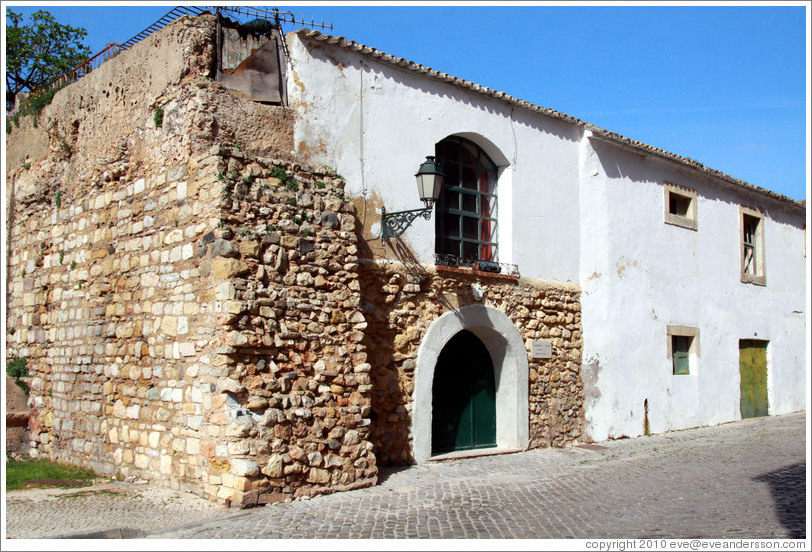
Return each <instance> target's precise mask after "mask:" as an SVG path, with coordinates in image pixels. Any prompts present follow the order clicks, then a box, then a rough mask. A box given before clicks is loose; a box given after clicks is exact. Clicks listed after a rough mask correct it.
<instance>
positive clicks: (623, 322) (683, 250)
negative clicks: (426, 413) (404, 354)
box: [287, 31, 809, 457]
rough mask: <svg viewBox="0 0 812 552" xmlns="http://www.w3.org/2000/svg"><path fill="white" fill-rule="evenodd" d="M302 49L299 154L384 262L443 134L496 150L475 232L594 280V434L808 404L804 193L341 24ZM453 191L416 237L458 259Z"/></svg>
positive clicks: (589, 422) (296, 70) (423, 254)
mask: <svg viewBox="0 0 812 552" xmlns="http://www.w3.org/2000/svg"><path fill="white" fill-rule="evenodd" d="M288 43H289V48H290V54H291V63H290V67H289V69H288V71H289V73H288V85H287V86H288V99H289V104H290V105H291V106H292V107H294V108H295V110H296V112H297V117H296V126H295V138H294V140H295V143H296V148H297V154H298V155H300V156H302V157H303V158H304V159H307V160H308V161H309V162H310V163H312V164H316V165H318V164H324V165H332V166H334V167H335V169H336V170H337V171H338V172H339V173H340V174H342V175H343V176H344V177H345V178H346V179H347V183H348V190H349V192H350V195H351V196H353V197H356V198H360V199H361V200H362V210H363V215H362V216H363V219H364V238H365V239H366V240H367V242H368V243H369V244H370V249H371V250H372V252H373V253H374V254H375V256H376V258H378V259H379V260H378V262H385V261H383V260H382V259H386V258H390V259H391V258H395V257H396V255H393V254H392V251H391V250H387V249H385V248H384V247H383V246H382V244H381V240H380V239H379V236H380V228H381V227H380V218H381V208H382V207H383V208H385V209H386V210H387V211H400V210H409V209H414V208H416V207H418V206H419V203H418V201H417V197H416V194H415V190H414V183H413V177H412V175H413V174H414V172H415V170H416V168H417V166H418V165H419V164H420V162H421V161H422V160H423V159H424V158H425V157H426V156H427V155H435V154H437V155H440V157H441V158H442V155H441V152H440V147H439V146H438V145H439V144H440V143H441V142H443V141H444V140H451V141H455V140H456V141H457V142H459V143H463V144H468V145H473V146H474V147H473V148H472V150H473V149H475V150H478V151H479V153H480V154H484V156H485V157H487V158H488V159H489V161H490V162H492V163H493V165H494V166H495V170H494V173H493V178H492V180H493V181H492V182H491V189H490V190H489V191H490V192H491V193H492V197H491V196H489V197H491V200H492V204H491V205H492V206H491V208H490V209H489V210H488V212H487V213H484V214H483V213H480V219H482V220H481V221H480V226H479V230H472V231H471V232H472V233H471V232H469V236H468V237H473V238H474V239H475V241H476V240H479V246H480V249H479V251H480V253H482V252H483V251H485V253H486V255H491V257H490V260H498V261H499V262H501V263H512V264H515V265H517V266H518V269H519V271H520V273H521V275H522V277H529V278H533V279H538V280H541V281H548V282H558V283H565V284H574V285H576V286H578V287H579V288H580V290H581V308H582V324H583V357H582V363H581V378H582V380H583V386H584V417H585V425H584V431H583V435H582V438H584V439H591V440H595V441H600V440H605V439H610V438H618V437H622V436H637V435H642V434H646V433H649V432H651V433H659V432H664V431H668V430H675V429H682V428H688V427H696V426H703V425H712V424H718V423H722V422H727V421H732V420H737V419H740V418H741V417H742V416H752V415H764V414H782V413H787V412H793V411H798V410H802V409H804V408H805V388H806V386H805V381H806V380H805V378H806V372H807V370H806V368H805V367H807V366H808V365H809V362H808V359H806V358H805V351H804V342H805V336H806V332H807V329H806V328H805V316H806V313H805V303H806V296H805V263H806V259H805V256H806V252H805V245H804V244H805V205H804V203H802V202H798V201H795V200H792V199H790V198H787V197H783V196H780V195H778V194H776V193H773V192H770V191H768V190H765V189H761V188H758V187H756V186H752V185H750V184H747V183H745V182H742V181H740V180H737V179H735V178H733V177H730V176H728V175H725V174H722V173H720V172H718V171H714V170H712V169H709V168H707V167H705V166H703V165H701V164H699V163H697V162H695V161H692V160H690V159H686V158H683V157H680V156H678V155H674V154H671V153H669V152H665V151H663V150H660V149H656V148H654V147H651V146H648V145H646V144H642V143H639V142H635V141H632V140H629V139H627V138H625V137H622V136H619V135H617V134H613V133H611V132H608V131H606V130H603V129H600V128H597V127H595V126H593V125H590V124H587V123H584V122H582V121H579V120H577V119H575V118H572V117H569V116H567V115H564V114H561V113H558V112H555V111H552V110H549V109H545V108H541V107H538V106H535V105H532V104H529V103H527V102H523V101H521V100H517V99H515V98H512V97H510V96H508V95H506V94H504V93H502V92H497V91H494V90H491V89H487V88H484V87H481V86H478V85H476V84H474V83H471V82H468V81H464V80H461V79H459V78H456V77H453V76H450V75H447V74H443V73H439V72H437V71H433V70H431V69H428V68H426V67H423V66H421V65H418V64H415V63H413V62H410V61H406V60H403V59H402V58H396V57H393V56H389V55H386V54H383V53H381V52H378V51H376V50H375V49H374V48H368V47H366V46H362V45H359V44H357V43H354V42H350V41H347V40H345V39H343V38H335V37H328V36H325V35H321V34H319V33H318V32H309V31H300V32H298V33H292V34H289V35H288ZM435 150H436V151H435ZM441 161H442V159H441ZM446 185H448V181H447V182H446ZM441 205H442V201H441V202H440V204H438V207H437V208H436V210H435V216H434V217H433V218H432V219H431V220H428V221H427V220H423V219H421V218H418V219H417V220H415V221H414V223H413V225H412V226H411V227H410V228H409V229H408V230H407V231H406V232H405V233H404V234H403V236H402V240H403V243H404V244H405V245H406V246H407V247H408V249H409V250H410V251H411V252H412V253H413V255H414V259H416V260H417V262H419V263H420V264H422V265H426V266H433V265H434V264H435V262H436V256H435V255H436V254H438V253H447V249H444V248H445V247H446V246H445V245H443V243H445V242H443V232H444V230H442V229H441V227H440V225H441V224H442V220H443V218H444V217H445V218H446V219H447V218H448V213H441V212H440V211H439V210H440V209H441V208H442V207H441ZM438 218H440V222H437V219H438ZM484 219H487V221H485V222H483V220H484ZM455 224H456V222H455ZM483 228H485V230H484V229H483ZM486 231H487V232H489V239H490V240H492V241H491V242H488V240H487V239H485V238H484V237H483V233H484V232H486ZM465 232H466V230H465V229H463V230H462V233H463V234H465ZM483 240H484V241H483ZM486 242H487V243H486ZM491 243H492V245H491ZM475 245H476V244H474V246H475ZM483 248H484V249H483ZM463 256H464V255H463ZM448 337H450V336H447V337H446V338H448ZM528 347H530V344H528ZM748 355H751V356H752V355H755V356H753V357H752V358H751V356H748ZM745 357H746V358H747V359H750V360H740V359H744V358H745ZM419 364H420V362H419V360H418V365H419ZM745 364H746V365H748V366H749V365H750V364H753V366H754V368H751V369H748V368H742V366H744V365H745ZM742 370H744V372H742ZM751 372H752V373H751ZM742 374H744V375H743V376H742ZM417 377H418V379H419V377H420V376H419V374H418V376H417ZM753 378H755V379H753ZM743 389H744V391H743ZM419 393H420V390H419V386H418V388H417V390H416V391H415V396H414V397H413V399H414V400H415V404H414V407H413V408H415V412H413V422H412V424H413V425H412V433H413V436H414V438H415V442H416V441H417V439H418V437H417V433H418V432H419V428H418V426H417V425H415V424H417V423H418V422H417V421H415V420H419V418H420V413H419V412H417V410H419V409H420V408H424V409H428V410H430V409H431V404H430V401H429V403H428V404H426V401H425V398H424V399H423V400H422V402H421V397H419V396H417V394H419ZM517 400H518V401H519V402H520V401H521V400H525V399H517ZM421 405H422V406H421ZM521 445H523V443H522V442H518V441H517V442H513V443H511V446H521ZM423 457H425V455H423Z"/></svg>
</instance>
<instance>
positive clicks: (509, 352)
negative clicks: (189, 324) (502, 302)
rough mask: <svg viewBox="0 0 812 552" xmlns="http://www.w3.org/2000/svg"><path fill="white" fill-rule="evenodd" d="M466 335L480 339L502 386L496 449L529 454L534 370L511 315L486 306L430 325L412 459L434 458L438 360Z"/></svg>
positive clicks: (422, 352)
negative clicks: (531, 371)
mask: <svg viewBox="0 0 812 552" xmlns="http://www.w3.org/2000/svg"><path fill="white" fill-rule="evenodd" d="M461 330H468V331H470V332H471V333H473V334H474V335H476V336H477V337H478V338H479V339H480V340H481V341H482V343H483V344H484V345H485V347H486V348H487V349H488V352H489V353H490V355H491V360H492V362H493V368H494V379H495V382H496V446H497V447H498V448H504V449H524V448H526V447H527V445H528V442H529V434H530V433H529V403H528V395H529V381H528V378H529V366H528V362H527V350H526V349H525V345H524V340H523V339H522V336H521V334H519V330H518V329H516V326H515V325H514V324H513V322H512V321H511V320H510V318H508V317H507V315H506V314H505V313H503V312H502V311H500V310H497V309H495V308H493V307H488V306H484V305H468V306H465V307H461V308H460V309H458V310H455V311H451V312H447V313H445V314H443V315H442V316H440V317H439V318H438V319H437V320H435V321H434V322H432V323H431V325H429V328H428V330H427V331H426V335H425V336H424V337H423V341H422V342H421V343H420V347H419V348H418V351H417V362H416V367H415V386H414V391H413V393H412V428H411V429H412V453H413V456H414V459H415V462H416V463H418V464H422V463H424V462H426V460H428V458H429V457H430V456H431V418H432V384H433V382H434V368H435V366H436V365H437V359H438V357H439V356H440V352H441V351H442V350H443V347H445V345H446V343H448V341H449V340H450V339H451V338H452V337H454V335H456V334H457V333H458V332H460V331H461Z"/></svg>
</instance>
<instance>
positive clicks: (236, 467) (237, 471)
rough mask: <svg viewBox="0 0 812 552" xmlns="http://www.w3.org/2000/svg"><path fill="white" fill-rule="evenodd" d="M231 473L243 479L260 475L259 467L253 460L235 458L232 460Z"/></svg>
mask: <svg viewBox="0 0 812 552" xmlns="http://www.w3.org/2000/svg"><path fill="white" fill-rule="evenodd" d="M231 473H233V474H234V475H236V476H241V477H244V476H255V475H259V465H258V464H257V463H256V462H254V461H252V460H244V459H240V458H235V459H233V460H231Z"/></svg>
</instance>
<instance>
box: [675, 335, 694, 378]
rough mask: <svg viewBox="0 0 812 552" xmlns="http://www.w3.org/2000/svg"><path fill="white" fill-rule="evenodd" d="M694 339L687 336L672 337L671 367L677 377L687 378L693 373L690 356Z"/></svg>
mask: <svg viewBox="0 0 812 552" xmlns="http://www.w3.org/2000/svg"><path fill="white" fill-rule="evenodd" d="M693 340H694V338H693V337H689V336H687V335H672V336H671V365H672V367H673V371H674V375H675V376H687V375H689V374H690V373H691V370H690V368H689V366H690V354H691V342H692V341H693Z"/></svg>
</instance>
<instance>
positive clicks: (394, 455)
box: [359, 263, 415, 466]
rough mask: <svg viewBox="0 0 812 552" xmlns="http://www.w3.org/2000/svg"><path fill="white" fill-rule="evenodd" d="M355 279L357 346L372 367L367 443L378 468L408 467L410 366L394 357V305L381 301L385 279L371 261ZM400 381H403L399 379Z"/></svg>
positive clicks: (387, 284) (410, 459) (385, 290)
mask: <svg viewBox="0 0 812 552" xmlns="http://www.w3.org/2000/svg"><path fill="white" fill-rule="evenodd" d="M359 275H360V276H361V311H362V312H363V314H364V317H365V318H366V322H367V324H368V325H367V330H366V332H365V334H364V339H363V341H362V344H363V346H364V348H365V349H366V351H367V362H368V363H369V364H370V365H371V366H372V368H371V370H370V378H371V383H372V390H371V391H370V400H371V406H372V410H371V413H370V419H371V421H372V424H371V428H370V436H369V439H370V441H372V444H373V445H374V447H375V448H374V449H373V450H374V451H375V456H376V458H377V459H378V463H379V465H381V466H399V465H405V464H412V463H414V458H413V456H412V450H411V446H410V442H409V428H410V425H411V418H410V416H409V414H408V410H407V408H406V406H407V404H408V403H409V401H410V395H411V389H410V387H409V381H411V382H413V381H414V368H415V363H414V360H412V359H401V358H399V357H400V355H396V351H395V340H396V337H397V336H398V334H399V333H400V332H401V331H402V330H403V328H399V327H397V326H396V325H395V324H394V323H393V316H392V311H393V310H394V309H395V308H396V306H397V305H396V302H395V301H392V300H390V301H389V302H387V298H388V297H391V296H392V295H394V294H391V293H388V292H389V291H390V290H391V288H390V285H395V284H390V282H389V281H390V279H391V275H389V274H387V273H386V272H385V271H384V270H383V269H381V268H380V267H378V266H377V265H375V264H374V263H364V264H362V265H361V270H360V271H359ZM404 379H405V380H406V381H404Z"/></svg>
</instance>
